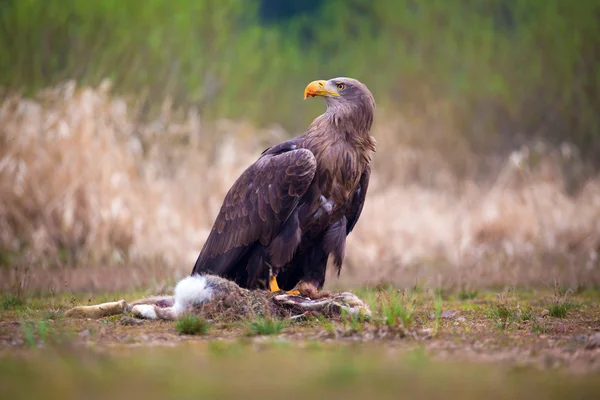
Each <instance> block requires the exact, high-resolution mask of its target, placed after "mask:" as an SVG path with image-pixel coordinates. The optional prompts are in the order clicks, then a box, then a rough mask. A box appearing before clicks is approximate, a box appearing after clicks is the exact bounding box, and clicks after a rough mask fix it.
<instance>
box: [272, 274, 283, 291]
mask: <svg viewBox="0 0 600 400" xmlns="http://www.w3.org/2000/svg"><path fill="white" fill-rule="evenodd" d="M269 290H270V292H271V293H275V292H279V291H280V290H281V289H279V285H278V284H277V277H276V276H275V275H272V276H271V280H270V281H269Z"/></svg>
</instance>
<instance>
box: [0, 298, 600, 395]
mask: <svg viewBox="0 0 600 400" xmlns="http://www.w3.org/2000/svg"><path fill="white" fill-rule="evenodd" d="M356 293H357V294H359V295H360V296H361V297H362V298H364V299H365V300H367V301H368V302H369V304H370V305H371V308H372V309H373V311H374V312H375V318H374V319H373V320H372V321H362V320H360V319H359V318H351V317H344V319H343V320H340V321H327V320H323V319H319V318H315V317H312V316H307V317H306V318H300V319H298V320H295V321H293V322H280V321H271V320H269V319H260V318H259V319H255V320H247V321H246V320H245V321H241V322H240V321H238V322H231V321H202V319H195V320H194V319H191V318H188V319H184V320H183V321H179V322H166V321H146V320H136V319H133V318H131V317H130V316H113V317H108V318H103V319H99V320H80V319H68V318H66V317H64V315H63V313H64V311H65V310H66V309H68V308H70V307H71V306H73V305H76V304H77V305H79V304H86V303H88V302H89V303H94V304H95V303H100V302H103V301H112V300H118V299H121V298H123V299H125V300H130V301H131V300H135V299H138V298H141V297H143V296H145V295H147V294H149V293H147V292H144V291H138V292H130V293H104V294H94V295H93V297H92V296H90V295H85V296H84V295H83V294H80V295H78V294H67V293H64V294H54V295H52V296H45V297H33V296H14V295H9V294H4V295H3V297H2V299H1V300H2V301H1V304H0V312H1V321H0V387H2V390H3V393H4V394H5V395H7V398H39V397H40V396H42V395H43V397H44V398H52V397H51V396H52V395H54V397H55V398H61V399H66V398H80V397H86V398H88V397H90V395H91V394H94V395H95V396H97V397H102V398H105V397H106V398H109V397H110V398H128V397H131V396H135V397H136V398H145V399H147V398H169V397H173V396H181V397H186V396H192V395H196V396H197V397H200V398H206V397H208V398H227V397H239V396H240V395H243V396H244V397H250V398H255V397H265V396H267V397H271V396H270V395H273V394H275V393H276V395H277V397H286V398H305V397H307V396H319V397H327V396H335V397H336V398H342V397H344V398H350V399H354V398H356V399H359V398H368V397H374V398H388V397H389V398H391V397H394V398H397V394H398V393H402V394H404V395H406V396H407V397H418V398H438V397H441V396H444V397H445V398H447V397H450V398H461V397H468V398H471V397H478V398H480V397H482V396H486V397H493V398H516V397H526V396H527V397H532V396H533V397H536V398H544V399H548V398H574V397H576V398H598V397H596V396H598V395H600V380H599V379H598V373H599V372H600V340H599V339H598V338H596V339H595V340H596V341H594V335H598V334H600V291H597V290H584V289H581V288H580V289H579V290H574V291H573V290H570V291H565V290H561V289H560V288H558V287H555V288H548V289H539V290H532V289H527V290H526V289H510V290H502V291H474V290H469V291H461V292H457V293H444V292H443V291H435V290H428V289H422V288H413V289H412V290H406V291H398V290H395V289H393V288H389V287H384V288H381V287H380V288H369V289H362V290H357V291H356ZM181 332H195V333H196V334H194V335H190V334H184V333H181ZM269 385H271V386H269Z"/></svg>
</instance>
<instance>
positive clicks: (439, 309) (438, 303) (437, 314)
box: [433, 296, 442, 335]
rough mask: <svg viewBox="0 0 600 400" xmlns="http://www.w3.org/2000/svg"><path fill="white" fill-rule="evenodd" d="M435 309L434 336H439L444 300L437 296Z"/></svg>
mask: <svg viewBox="0 0 600 400" xmlns="http://www.w3.org/2000/svg"><path fill="white" fill-rule="evenodd" d="M433 308H434V310H435V325H434V327H433V334H434V335H435V334H437V333H438V331H439V329H440V321H441V318H442V298H441V297H440V296H435V297H434V299H433Z"/></svg>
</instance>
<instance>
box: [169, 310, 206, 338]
mask: <svg viewBox="0 0 600 400" xmlns="http://www.w3.org/2000/svg"><path fill="white" fill-rule="evenodd" d="M175 327H176V328H177V331H178V332H179V333H181V334H183V335H204V334H206V333H207V332H208V329H209V328H210V323H209V322H208V321H207V320H205V319H204V318H202V317H199V316H197V315H185V316H183V317H181V318H179V319H178V320H177V323H176V324H175Z"/></svg>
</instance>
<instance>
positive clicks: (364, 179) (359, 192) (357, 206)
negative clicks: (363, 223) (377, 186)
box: [346, 164, 371, 234]
mask: <svg viewBox="0 0 600 400" xmlns="http://www.w3.org/2000/svg"><path fill="white" fill-rule="evenodd" d="M370 178H371V166H370V165H369V164H367V167H366V168H365V170H364V171H363V173H362V175H361V177H360V181H359V183H358V187H357V188H356V190H355V192H354V194H353V197H352V205H351V207H350V210H349V211H348V212H347V213H346V218H347V219H348V223H347V224H346V234H349V233H350V232H352V229H354V226H355V225H356V223H357V222H358V219H359V218H360V214H361V213H362V209H363V206H364V204H365V198H366V197H367V189H368V188H369V179H370Z"/></svg>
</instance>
